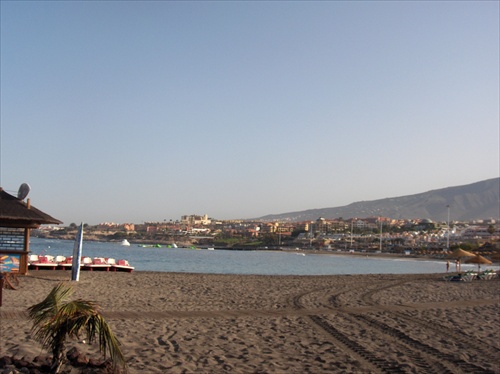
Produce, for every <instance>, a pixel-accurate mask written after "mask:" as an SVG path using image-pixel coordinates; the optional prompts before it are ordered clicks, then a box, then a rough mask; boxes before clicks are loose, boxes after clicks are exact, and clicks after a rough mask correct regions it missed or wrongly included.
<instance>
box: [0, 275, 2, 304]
mask: <svg viewBox="0 0 500 374" xmlns="http://www.w3.org/2000/svg"><path fill="white" fill-rule="evenodd" d="M2 291H3V273H0V306H2Z"/></svg>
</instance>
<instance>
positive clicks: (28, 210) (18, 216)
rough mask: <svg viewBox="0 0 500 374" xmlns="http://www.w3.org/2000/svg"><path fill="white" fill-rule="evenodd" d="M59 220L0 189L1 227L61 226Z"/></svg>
mask: <svg viewBox="0 0 500 374" xmlns="http://www.w3.org/2000/svg"><path fill="white" fill-rule="evenodd" d="M61 223H62V222H61V221H59V220H58V219H56V218H54V217H51V216H49V215H48V214H47V213H44V212H42V211H41V210H39V209H37V208H35V207H34V206H29V205H28V204H26V203H25V202H24V201H22V200H20V199H18V198H17V197H15V196H12V195H10V194H8V193H7V192H5V191H4V190H3V188H1V187H0V227H30V228H36V227H39V226H40V225H43V224H57V225H58V224H61Z"/></svg>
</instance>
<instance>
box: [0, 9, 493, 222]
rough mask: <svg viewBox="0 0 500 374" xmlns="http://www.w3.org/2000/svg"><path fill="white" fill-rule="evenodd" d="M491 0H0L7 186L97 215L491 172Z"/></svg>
mask: <svg viewBox="0 0 500 374" xmlns="http://www.w3.org/2000/svg"><path fill="white" fill-rule="evenodd" d="M499 29H500V26H499V2H498V1H483V2H482V1H471V2H467V1H457V2H454V1H439V2H438V1H412V2H406V1H405V2H403V1H386V2H377V1H364V2H363V1H356V2H347V1H346V2H342V1H331V2H327V1H320V2H300V1H293V2H284V1H274V2H265V1H257V2H250V1H248V2H239V1H235V2H229V1H221V2H167V1H165V2H162V1H151V2H133V1H123V2H119V1H107V2H97V1H90V2H84V1H50V2H49V1H23V2H19V1H1V152H0V156H1V160H0V168H1V169H0V185H1V186H2V187H3V188H4V189H5V190H7V191H10V192H12V193H14V194H15V193H16V191H17V189H18V187H19V185H20V184H21V183H23V182H27V183H29V184H30V185H31V187H32V191H31V193H30V198H31V202H32V204H33V205H34V206H36V207H37V208H39V209H42V210H43V211H45V212H47V213H49V214H51V215H53V216H54V217H56V218H59V219H60V220H62V221H64V223H65V224H66V225H68V224H70V223H72V222H75V223H79V222H82V221H83V222H86V223H89V224H96V223H99V222H104V221H108V222H109V221H112V222H119V223H124V222H135V223H141V222H143V221H163V220H164V219H166V220H170V219H174V220H175V219H179V218H180V216H181V215H184V214H205V213H206V214H208V215H209V216H211V217H213V218H219V219H230V218H253V217H259V216H263V215H266V214H275V213H285V212H292V211H300V210H305V209H312V208H326V207H337V206H343V205H347V204H350V203H352V202H355V201H360V200H374V199H381V198H386V197H395V196H404V195H410V194H415V193H420V192H425V191H428V190H432V189H438V188H444V187H449V186H456V185H462V184H468V183H473V182H477V181H480V180H485V179H489V178H494V177H498V176H499V169H500V165H499V111H500V110H499V101H500V98H499V86H500V83H499V69H500V68H499V66H500V62H499V40H500V39H499Z"/></svg>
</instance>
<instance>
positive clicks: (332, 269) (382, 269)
mask: <svg viewBox="0 0 500 374" xmlns="http://www.w3.org/2000/svg"><path fill="white" fill-rule="evenodd" d="M73 245H74V242H73V241H68V240H50V239H39V238H31V242H30V250H31V252H32V253H34V254H48V255H54V256H57V255H63V256H71V255H72V254H73ZM298 252H299V253H290V252H271V251H230V250H215V251H209V250H206V249H203V250H195V249H183V248H142V247H139V246H137V245H134V244H132V245H131V246H130V247H124V246H122V245H120V243H106V242H88V241H85V240H84V241H83V253H82V255H83V256H89V257H111V258H115V259H117V260H118V259H126V260H128V261H129V262H130V265H132V266H134V267H135V270H136V271H162V272H187V273H214V274H260V275H332V274H423V273H444V272H445V261H444V260H440V261H437V260H436V261H416V260H412V259H404V258H403V259H386V258H373V257H370V258H366V257H360V256H349V255H345V256H341V255H311V254H307V252H305V253H306V255H305V256H303V255H302V254H301V253H302V252H300V251H298ZM482 268H483V267H482ZM486 268H492V269H498V266H497V267H494V266H493V267H492V266H488V267H485V268H484V269H486ZM468 269H477V265H467V264H463V265H462V270H468Z"/></svg>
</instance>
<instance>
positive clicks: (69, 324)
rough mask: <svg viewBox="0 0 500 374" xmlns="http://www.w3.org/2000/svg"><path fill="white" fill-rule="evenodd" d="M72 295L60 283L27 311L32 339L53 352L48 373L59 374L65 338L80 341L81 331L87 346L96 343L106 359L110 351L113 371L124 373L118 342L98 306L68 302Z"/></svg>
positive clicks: (92, 303)
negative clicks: (33, 337) (32, 333)
mask: <svg viewBox="0 0 500 374" xmlns="http://www.w3.org/2000/svg"><path fill="white" fill-rule="evenodd" d="M72 294H73V289H72V287H71V286H69V285H67V284H64V283H61V284H59V285H57V286H55V287H54V288H53V289H52V291H51V292H50V293H49V295H48V296H47V297H46V298H45V300H43V301H42V302H40V303H38V304H35V305H33V306H31V307H30V308H28V312H29V317H30V319H31V320H32V321H33V327H32V331H33V332H34V336H35V339H36V340H37V341H39V342H40V343H41V344H42V346H43V347H44V348H45V349H50V350H51V351H52V355H53V356H52V363H51V368H50V370H51V372H52V373H58V372H59V370H60V368H61V366H62V364H63V361H64V351H65V343H66V339H67V338H79V336H80V334H81V333H82V332H84V333H85V335H86V337H87V339H88V341H89V344H90V343H92V342H94V341H96V340H97V341H98V343H99V350H100V352H101V353H103V354H104V356H105V357H106V352H109V356H110V359H111V362H112V363H113V366H114V368H115V369H117V368H118V367H121V368H122V369H124V371H126V363H125V358H124V356H123V354H122V352H121V350H120V342H119V341H118V339H117V338H116V337H115V335H114V334H113V332H112V331H111V328H110V327H109V325H108V323H107V322H106V321H105V320H104V318H103V317H102V315H101V314H100V312H99V306H98V305H97V304H96V303H94V302H92V301H87V300H81V299H78V300H68V299H69V297H70V296H71V295H72Z"/></svg>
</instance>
